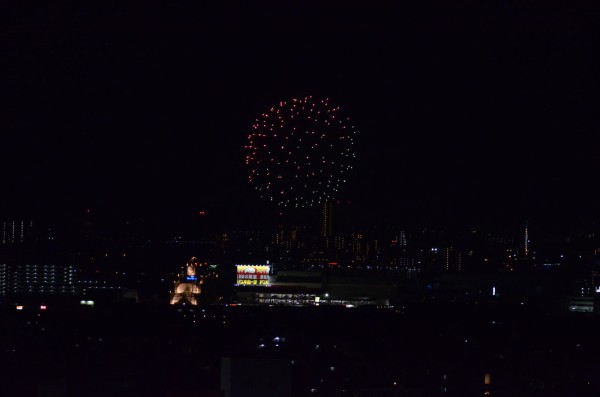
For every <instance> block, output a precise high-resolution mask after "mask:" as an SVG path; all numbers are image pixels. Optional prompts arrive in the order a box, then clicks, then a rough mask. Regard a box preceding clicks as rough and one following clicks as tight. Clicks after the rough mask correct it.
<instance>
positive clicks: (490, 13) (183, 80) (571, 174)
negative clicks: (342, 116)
mask: <svg viewBox="0 0 600 397" xmlns="http://www.w3.org/2000/svg"><path fill="white" fill-rule="evenodd" d="M218 3H219V4H220V5H219V6H215V5H210V6H208V5H202V4H201V3H200V2H193V1H172V2H171V1H170V2H167V1H165V2H158V1H150V2H112V4H110V2H108V3H107V2H83V3H78V2H66V1H60V2H49V3H46V4H43V5H40V4H37V3H34V2H21V1H12V2H8V3H5V6H4V9H3V10H2V14H3V16H2V19H3V23H2V24H3V25H4V26H5V28H3V29H2V30H3V31H4V33H3V34H2V36H1V37H0V50H1V54H2V56H1V58H0V68H1V70H2V73H1V74H0V87H1V88H2V89H1V92H2V97H3V105H2V110H1V112H2V113H1V115H2V116H1V120H2V130H3V133H2V137H3V139H2V146H1V153H2V155H1V156H0V169H2V170H3V174H2V179H1V186H2V188H1V194H0V215H2V217H3V218H9V219H10V218H14V217H17V218H18V217H43V216H51V217H54V218H56V219H60V218H61V217H71V216H74V214H78V213H80V212H82V211H83V210H85V209H87V208H91V209H93V210H94V211H97V212H99V213H102V214H105V215H106V216H108V217H115V219H116V218H122V217H133V218H135V217H138V218H140V217H146V218H153V217H155V218H157V219H170V218H173V219H181V218H185V217H188V216H190V217H192V216H195V214H196V213H197V212H198V211H200V210H205V211H207V213H209V214H211V216H212V217H213V219H219V220H222V221H223V222H222V224H223V225H227V226H231V227H234V226H235V227H238V226H239V227H245V228H252V227H253V225H259V224H261V222H264V219H265V218H266V217H269V216H271V214H272V212H273V211H272V209H271V208H269V206H268V205H267V203H264V202H263V201H261V200H260V198H259V197H258V195H257V194H256V193H255V192H254V191H253V190H252V189H251V187H250V186H249V184H248V183H247V174H248V169H247V168H246V167H245V165H244V150H243V146H244V145H245V140H246V136H247V134H248V133H249V131H250V129H251V126H252V123H253V122H254V119H255V118H256V117H258V115H260V113H262V112H263V111H265V110H266V109H267V108H269V107H270V106H272V105H274V104H276V103H278V102H279V101H280V100H289V99H291V98H294V97H303V96H305V95H315V96H327V97H329V98H332V100H333V101H335V102H336V103H338V104H339V105H340V106H341V107H342V108H343V109H344V111H345V112H346V113H347V114H348V115H349V116H350V117H351V119H352V121H353V123H354V125H355V126H356V129H357V131H358V132H357V145H356V146H357V153H356V154H357V159H356V163H355V167H354V171H353V174H352V176H351V178H350V180H349V183H348V184H347V185H346V186H345V187H344V188H343V189H342V191H341V194H340V199H342V200H344V201H345V202H348V201H349V202H351V205H352V207H353V208H354V213H355V214H359V215H360V217H361V219H362V221H363V222H365V223H367V224H369V223H371V224H372V223H373V222H388V223H395V224H410V223H412V222H420V223H428V222H432V223H437V222H439V223H444V222H461V223H464V224H469V223H473V224H483V225H488V226H490V227H491V226H494V225H496V224H499V225H504V226H506V224H521V223H522V222H523V221H524V219H525V218H526V217H527V218H530V219H534V220H537V221H538V222H540V223H541V222H546V223H552V222H555V223H565V222H567V223H568V222H570V221H571V220H574V219H596V218H599V215H600V210H599V205H598V203H600V197H598V193H596V191H599V190H600V189H599V188H598V187H599V186H598V177H597V175H598V173H599V171H600V163H599V156H598V152H599V147H600V146H598V143H599V142H600V140H599V139H598V138H597V133H598V127H599V126H600V120H599V115H600V112H599V110H600V109H599V105H600V96H599V95H598V94H599V92H600V91H599V88H600V77H599V76H600V55H599V54H600V51H598V50H599V46H598V44H599V43H600V29H598V24H597V21H598V15H599V12H598V11H600V7H599V6H598V5H597V4H596V3H595V2H592V1H588V2H559V1H554V2H479V1H470V2H467V1H460V2H443V1H440V2H414V4H413V5H405V4H402V3H404V2H364V4H361V3H360V2H317V1H308V2H290V4H288V5H286V6H282V5H281V4H279V3H281V2H277V1H273V2H262V3H261V5H260V6H257V5H256V4H257V3H256V2H235V3H234V2H218ZM286 3H287V2H286ZM321 3H326V4H327V5H323V4H321ZM396 3H398V4H396ZM563 3H564V4H563ZM566 3H568V4H566ZM250 4H252V6H251V5H250Z"/></svg>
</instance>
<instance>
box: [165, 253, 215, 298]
mask: <svg viewBox="0 0 600 397" xmlns="http://www.w3.org/2000/svg"><path fill="white" fill-rule="evenodd" d="M211 277H216V274H215V273H213V272H211V270H210V268H209V266H208V263H201V262H200V261H199V260H198V259H197V258H196V257H192V258H191V259H190V260H189V261H188V263H187V264H186V265H185V269H184V271H183V272H182V273H180V274H178V275H177V279H176V280H175V286H174V289H173V292H172V293H171V304H172V305H177V304H189V305H197V304H198V303H200V297H201V295H206V292H207V291H206V286H207V280H208V279H209V278H211Z"/></svg>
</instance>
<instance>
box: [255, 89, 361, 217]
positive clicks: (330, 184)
mask: <svg viewBox="0 0 600 397" xmlns="http://www.w3.org/2000/svg"><path fill="white" fill-rule="evenodd" d="M252 128H253V131H252V132H251V133H250V134H249V135H248V142H247V144H246V146H245V149H246V164H247V166H248V167H249V169H250V172H249V175H248V180H249V182H250V183H251V184H252V185H253V186H254V189H256V190H257V191H258V192H259V194H260V195H261V196H262V197H264V198H266V199H268V200H269V201H272V202H273V203H275V204H277V205H278V206H282V207H311V206H314V205H319V204H321V203H323V202H324V201H327V200H330V199H333V198H335V197H336V196H337V193H338V191H339V188H340V186H341V185H342V184H344V183H345V182H346V180H347V175H348V172H349V171H350V170H351V169H352V165H351V164H352V162H353V159H354V157H355V154H354V136H355V133H356V132H355V129H354V126H353V125H351V124H350V119H349V118H347V117H345V116H344V115H343V114H342V112H341V111H340V107H339V106H335V105H333V104H331V102H330V101H329V99H327V98H325V99H314V98H313V97H311V96H309V97H305V98H302V99H293V100H291V101H287V102H279V104H278V105H277V106H273V107H271V108H270V109H269V110H268V111H266V112H265V113H263V114H261V115H260V117H258V118H257V119H256V121H255V122H254V124H253V126H252Z"/></svg>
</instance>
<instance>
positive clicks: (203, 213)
mask: <svg viewBox="0 0 600 397" xmlns="http://www.w3.org/2000/svg"><path fill="white" fill-rule="evenodd" d="M198 215H206V212H205V211H199V212H198Z"/></svg>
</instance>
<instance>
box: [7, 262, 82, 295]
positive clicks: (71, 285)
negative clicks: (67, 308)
mask: <svg viewBox="0 0 600 397" xmlns="http://www.w3.org/2000/svg"><path fill="white" fill-rule="evenodd" d="M76 292H78V286H77V280H76V271H75V268H74V266H72V265H53V264H13V265H10V264H0V295H8V294H15V295H29V294H41V295H46V294H51V295H54V294H72V293H76Z"/></svg>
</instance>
